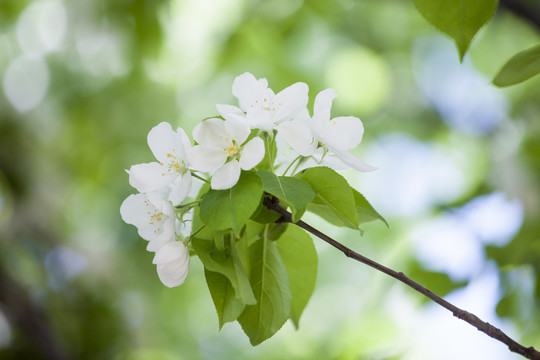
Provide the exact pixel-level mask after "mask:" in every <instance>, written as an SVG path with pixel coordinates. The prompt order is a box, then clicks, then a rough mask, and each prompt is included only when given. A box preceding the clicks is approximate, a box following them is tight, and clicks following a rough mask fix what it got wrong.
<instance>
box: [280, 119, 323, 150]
mask: <svg viewBox="0 0 540 360" xmlns="http://www.w3.org/2000/svg"><path fill="white" fill-rule="evenodd" d="M276 129H277V131H278V134H279V135H280V136H281V137H283V139H285V141H286V142H287V144H289V146H290V147H292V148H293V149H294V150H295V151H296V152H297V153H299V154H300V155H302V156H309V155H311V154H313V152H314V151H315V149H316V148H317V141H316V140H315V139H314V138H313V134H312V133H311V129H310V128H309V126H307V125H306V124H305V123H303V122H300V121H284V122H282V123H281V124H279V125H278V126H277V127H276Z"/></svg>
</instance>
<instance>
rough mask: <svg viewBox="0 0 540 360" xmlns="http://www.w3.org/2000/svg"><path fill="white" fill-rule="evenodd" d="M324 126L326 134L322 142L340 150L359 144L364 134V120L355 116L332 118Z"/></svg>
mask: <svg viewBox="0 0 540 360" xmlns="http://www.w3.org/2000/svg"><path fill="white" fill-rule="evenodd" d="M324 128H325V131H324V136H323V137H322V139H321V142H323V143H324V144H325V145H327V146H328V147H329V148H332V149H334V150H335V151H338V152H340V151H347V150H349V149H352V148H354V147H356V146H358V144H360V142H361V141H362V136H363V135H364V125H362V120H360V119H359V118H357V117H354V116H344V117H338V118H335V119H332V120H330V121H329V122H328V123H327V124H326V125H325V126H324Z"/></svg>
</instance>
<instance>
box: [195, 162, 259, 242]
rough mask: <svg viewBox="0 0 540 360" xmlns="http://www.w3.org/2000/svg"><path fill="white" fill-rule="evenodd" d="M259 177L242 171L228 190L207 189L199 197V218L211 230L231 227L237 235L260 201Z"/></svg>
mask: <svg viewBox="0 0 540 360" xmlns="http://www.w3.org/2000/svg"><path fill="white" fill-rule="evenodd" d="M262 194H263V188H262V182H261V179H260V178H259V177H258V176H257V175H255V174H254V173H252V172H245V171H242V175H241V176H240V179H239V180H238V183H237V184H236V185H235V186H233V187H232V188H231V189H228V190H208V192H207V193H206V194H204V196H203V197H202V199H201V208H200V218H201V220H202V222H204V223H205V224H206V225H207V226H208V227H209V228H210V229H212V230H226V229H233V230H234V232H235V233H236V234H237V235H238V234H239V233H240V230H241V229H242V227H243V226H244V225H245V224H246V222H247V221H248V219H249V218H250V216H251V215H252V214H253V213H254V212H255V210H256V209H257V207H258V206H259V203H260V202H261V198H262Z"/></svg>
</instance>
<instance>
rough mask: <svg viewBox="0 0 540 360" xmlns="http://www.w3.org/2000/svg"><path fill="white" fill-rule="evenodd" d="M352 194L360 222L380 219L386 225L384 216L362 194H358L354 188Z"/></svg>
mask: <svg viewBox="0 0 540 360" xmlns="http://www.w3.org/2000/svg"><path fill="white" fill-rule="evenodd" d="M352 191H353V195H354V202H355V204H356V214H357V215H358V221H359V222H360V224H362V223H366V222H369V221H373V220H381V221H382V222H383V223H385V224H386V226H388V223H387V222H386V220H385V218H383V217H382V216H381V215H380V214H379V213H378V212H377V211H376V210H375V209H374V208H373V206H371V204H370V203H369V202H368V201H367V200H366V198H365V197H364V195H362V194H360V193H359V192H358V191H356V190H355V189H352Z"/></svg>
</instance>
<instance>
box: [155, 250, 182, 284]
mask: <svg viewBox="0 0 540 360" xmlns="http://www.w3.org/2000/svg"><path fill="white" fill-rule="evenodd" d="M152 263H154V264H156V265H157V273H158V276H159V279H160V280H161V282H162V283H163V285H165V286H167V287H175V286H178V285H181V284H182V283H183V282H184V280H185V279H186V276H187V274H188V270H189V250H188V247H187V246H186V245H185V244H184V243H183V242H181V241H170V242H168V243H166V244H164V245H163V246H162V247H161V248H160V249H159V250H158V251H157V252H156V255H155V256H154V259H153V261H152Z"/></svg>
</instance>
